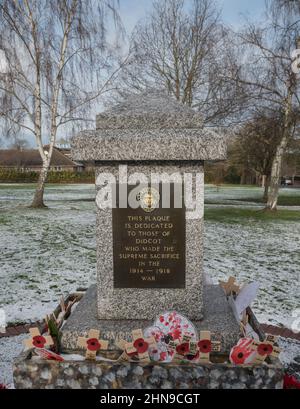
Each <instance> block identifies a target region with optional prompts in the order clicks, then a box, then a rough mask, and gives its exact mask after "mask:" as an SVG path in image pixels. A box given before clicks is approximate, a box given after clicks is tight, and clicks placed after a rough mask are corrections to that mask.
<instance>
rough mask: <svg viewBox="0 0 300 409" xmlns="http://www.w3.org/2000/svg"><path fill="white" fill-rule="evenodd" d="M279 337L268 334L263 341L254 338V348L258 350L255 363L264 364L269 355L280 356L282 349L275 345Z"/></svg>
mask: <svg viewBox="0 0 300 409" xmlns="http://www.w3.org/2000/svg"><path fill="white" fill-rule="evenodd" d="M277 339H278V337H275V336H274V335H271V334H267V335H266V338H265V340H264V341H262V342H258V341H255V340H253V343H252V349H253V350H254V351H256V356H255V359H254V361H253V363H254V364H262V363H263V362H264V360H265V359H266V358H267V357H268V356H271V357H273V358H278V356H279V354H280V352H281V349H280V348H279V347H276V346H275V345H274V344H275V342H276V341H277Z"/></svg>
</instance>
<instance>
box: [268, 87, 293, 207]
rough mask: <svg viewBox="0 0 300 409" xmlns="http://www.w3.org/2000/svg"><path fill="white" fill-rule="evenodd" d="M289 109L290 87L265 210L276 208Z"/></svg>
mask: <svg viewBox="0 0 300 409" xmlns="http://www.w3.org/2000/svg"><path fill="white" fill-rule="evenodd" d="M291 111H292V89H291V87H290V88H289V91H288V96H287V99H286V106H285V113H284V126H283V133H282V138H281V140H280V143H279V145H278V146H277V149H276V153H275V156H274V159H273V163H272V170H271V177H270V189H269V192H268V201H267V205H266V208H265V210H273V211H275V210H277V202H278V194H279V187H280V181H281V167H282V160H283V155H284V153H285V151H286V148H287V145H288V141H289V137H290V133H291Z"/></svg>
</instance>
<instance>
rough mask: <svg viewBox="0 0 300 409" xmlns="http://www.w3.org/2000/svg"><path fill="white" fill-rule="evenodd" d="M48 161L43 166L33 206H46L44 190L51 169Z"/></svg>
mask: <svg viewBox="0 0 300 409" xmlns="http://www.w3.org/2000/svg"><path fill="white" fill-rule="evenodd" d="M47 162H48V161H47ZM47 162H45V163H43V167H42V170H41V172H40V175H39V179H38V182H37V186H36V189H35V193H34V197H33V201H32V203H31V206H30V207H33V208H43V207H46V206H45V203H44V190H45V183H46V181H47V176H48V171H49V165H48V163H47Z"/></svg>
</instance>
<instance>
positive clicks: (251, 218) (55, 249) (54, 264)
mask: <svg viewBox="0 0 300 409" xmlns="http://www.w3.org/2000/svg"><path fill="white" fill-rule="evenodd" d="M33 189H34V186H33V185H0V226H1V228H0V230H1V237H0V248H1V250H0V253H1V254H0V280H1V288H0V307H2V308H4V309H5V311H6V314H7V319H8V321H13V322H16V321H24V320H26V321H27V320H34V319H40V318H43V316H44V315H45V313H47V312H50V311H52V310H53V308H54V307H55V306H56V305H57V302H58V300H59V297H60V295H61V294H64V295H66V294H67V293H69V292H71V291H74V290H76V288H77V287H79V286H83V287H88V286H89V285H90V284H91V283H93V282H94V281H95V274H96V268H95V267H96V254H95V231H94V226H95V206H94V203H93V198H94V187H93V185H48V186H47V190H46V203H47V204H48V206H49V209H48V210H38V211H37V210H32V209H28V208H27V207H26V205H28V203H30V199H31V198H32V194H33ZM261 194H262V191H261V189H259V188H249V187H222V188H215V187H212V186H206V188H205V197H206V199H207V200H206V201H207V203H210V204H207V206H206V214H205V217H206V220H205V228H206V236H205V271H206V273H207V274H208V275H209V276H210V278H211V279H212V281H213V282H214V283H217V281H218V279H219V278H221V279H225V278H227V277H228V276H229V275H235V276H236V277H237V279H238V281H241V282H243V281H249V280H258V281H260V282H261V290H260V294H259V296H258V297H257V300H258V301H257V302H256V304H255V305H254V310H255V312H256V314H257V316H258V318H260V320H261V322H272V323H275V324H276V323H277V324H284V325H289V324H290V323H291V320H292V312H293V310H295V309H296V308H297V307H298V308H299V301H298V300H299V278H300V277H299V275H300V272H299V264H300V263H299V262H300V251H299V247H300V204H299V207H298V206H297V205H296V206H293V207H287V206H285V207H284V208H282V209H280V210H279V212H278V213H277V214H275V215H266V214H264V213H263V212H260V211H259V209H261V205H260V204H259V203H253V202H252V201H246V202H242V201H241V199H243V200H245V199H249V198H252V199H253V200H254V199H255V198H256V199H257V198H259V197H260V195H261ZM281 195H282V197H292V198H293V202H295V201H296V200H297V199H296V198H297V196H298V197H299V195H300V192H299V189H298V190H297V189H283V190H282V192H281ZM211 203H214V204H211ZM297 303H298V304H297Z"/></svg>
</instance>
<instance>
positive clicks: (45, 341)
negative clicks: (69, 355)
mask: <svg viewBox="0 0 300 409" xmlns="http://www.w3.org/2000/svg"><path fill="white" fill-rule="evenodd" d="M29 333H30V338H27V339H25V340H24V341H23V343H24V345H25V347H26V349H29V348H45V347H48V346H50V345H53V344H54V342H53V339H52V337H50V336H49V335H41V333H40V330H39V329H38V328H30V329H29Z"/></svg>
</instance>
